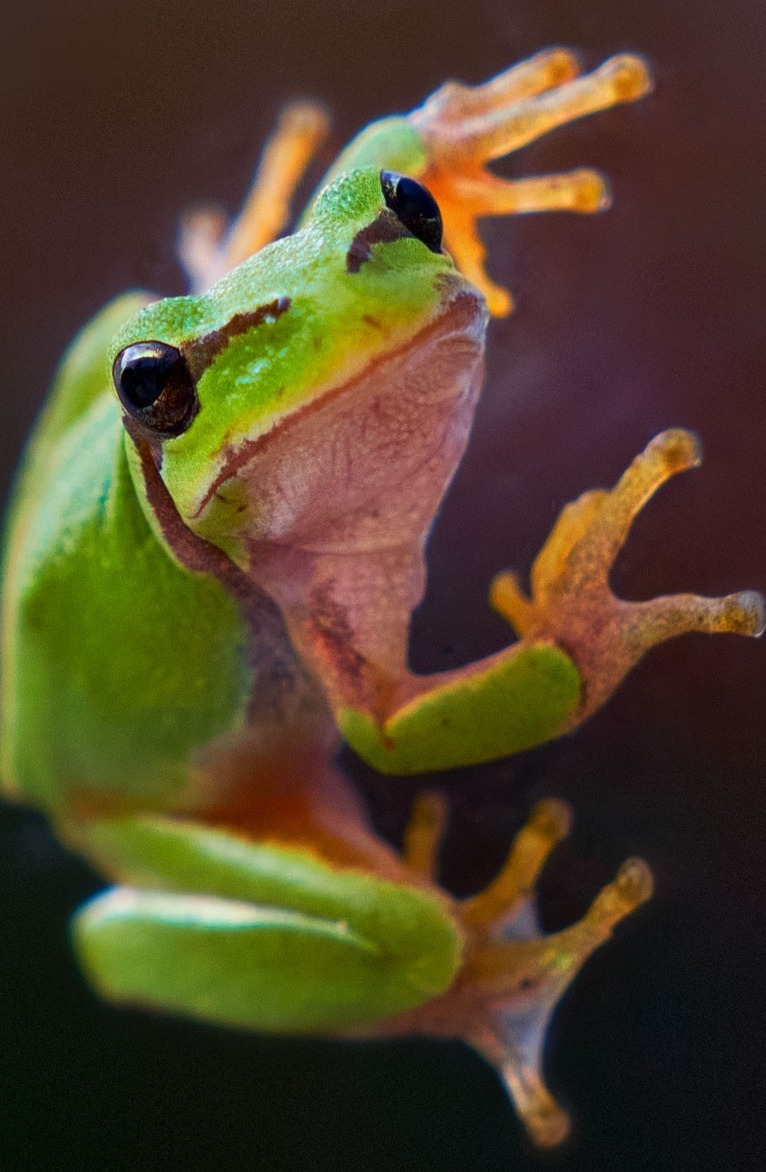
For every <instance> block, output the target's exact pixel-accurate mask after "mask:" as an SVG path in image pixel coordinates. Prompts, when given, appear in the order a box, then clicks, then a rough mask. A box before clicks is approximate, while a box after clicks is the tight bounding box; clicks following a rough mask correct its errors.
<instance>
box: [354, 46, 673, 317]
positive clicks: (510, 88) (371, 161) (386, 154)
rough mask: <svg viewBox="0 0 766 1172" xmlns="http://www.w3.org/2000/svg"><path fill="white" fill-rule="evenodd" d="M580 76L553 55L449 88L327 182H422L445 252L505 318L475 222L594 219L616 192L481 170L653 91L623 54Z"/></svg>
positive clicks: (637, 62)
mask: <svg viewBox="0 0 766 1172" xmlns="http://www.w3.org/2000/svg"><path fill="white" fill-rule="evenodd" d="M578 74H579V63H578V60H577V57H576V56H575V54H573V53H571V52H570V51H569V50H566V49H548V50H546V51H544V52H542V53H538V54H537V55H536V56H534V57H531V58H530V59H529V60H528V61H522V62H521V63H520V64H518V65H514V66H512V67H511V68H510V69H507V70H505V71H504V72H503V73H500V74H498V76H497V77H494V78H492V79H491V80H490V81H488V82H485V83H484V84H483V85H477V86H466V85H462V84H460V83H457V82H447V83H446V84H445V85H443V86H441V87H440V88H439V89H438V90H437V91H436V93H434V94H433V95H432V96H431V97H430V98H429V99H428V100H427V101H426V102H425V103H424V104H423V105H422V106H421V107H419V108H418V109H417V110H413V111H412V113H411V114H409V115H407V116H406V117H403V118H386V119H383V120H382V121H381V122H377V123H373V124H372V126H370V127H368V128H367V129H366V130H364V131H363V132H362V133H361V134H360V135H359V136H358V137H357V138H356V139H354V141H353V142H352V143H351V144H350V145H349V146H348V147H347V148H346V150H345V151H344V152H343V153H342V154H341V156H340V157H339V159H338V160H337V162H336V164H335V166H334V167H333V171H332V172H331V174H337V173H338V172H340V171H342V170H344V169H350V168H351V167H356V166H370V165H375V166H379V167H386V168H394V169H396V170H399V171H402V172H405V173H406V174H408V175H412V176H414V177H417V178H418V179H419V180H420V181H421V182H422V183H423V184H425V186H426V187H427V188H428V189H429V190H430V191H431V192H432V194H433V196H434V198H435V199H436V201H437V203H438V204H439V207H440V209H441V213H442V217H443V220H444V240H445V244H446V247H447V249H448V251H449V252H450V253H451V254H452V255H453V257H454V260H455V263H456V264H457V266H458V268H459V269H461V271H462V272H463V273H464V274H465V276H466V277H467V278H468V279H469V280H470V281H471V282H472V283H473V284H474V285H476V287H477V288H478V289H480V290H481V291H482V293H483V294H484V296H485V297H486V299H487V303H488V305H489V308H490V311H491V312H492V313H493V314H495V315H503V314H507V313H508V312H509V311H510V310H511V308H512V300H511V297H510V294H509V293H508V291H507V290H506V289H503V288H501V287H500V286H499V285H497V284H495V282H494V281H492V279H491V278H490V277H489V275H488V273H487V271H486V268H485V265H484V260H485V250H484V246H483V245H482V243H481V240H480V238H479V235H478V231H477V227H476V223H477V220H478V219H480V218H482V217H484V216H501V215H516V214H520V213H528V212H543V211H572V212H584V213H589V212H598V211H602V210H603V209H604V208H607V207H608V206H609V203H610V194H609V188H608V185H607V183H606V180H605V179H604V177H603V176H602V175H600V174H599V173H598V172H596V171H593V170H590V169H588V168H580V169H578V170H576V171H572V172H569V173H567V174H555V175H543V176H532V177H525V178H521V179H514V180H505V179H500V178H498V177H497V176H495V175H492V174H491V173H490V172H488V171H487V170H486V169H485V164H486V163H488V162H490V161H491V160H493V159H499V158H501V157H503V156H505V155H508V154H511V153H512V152H514V151H517V150H519V149H521V148H522V147H524V146H527V145H528V144H529V143H530V142H533V141H534V140H535V139H538V138H540V137H542V136H543V135H544V134H547V133H548V132H549V131H550V130H553V129H555V128H556V127H558V126H562V125H565V124H566V123H568V122H572V121H574V120H575V119H577V118H582V117H584V116H585V115H588V114H593V113H596V112H597V111H599V110H605V109H608V108H609V107H611V106H616V105H619V104H620V103H623V102H633V101H636V100H637V99H639V98H641V97H643V96H644V95H645V94H647V93H648V92H649V90H650V89H651V85H652V82H651V77H650V75H649V71H648V68H647V65H646V63H645V62H644V61H643V60H642V59H641V58H640V57H634V56H630V55H627V54H625V55H622V56H619V57H612V58H610V60H608V61H605V62H604V64H603V65H601V66H600V67H599V68H598V69H596V70H594V71H593V72H592V73H589V74H585V75H583V76H578Z"/></svg>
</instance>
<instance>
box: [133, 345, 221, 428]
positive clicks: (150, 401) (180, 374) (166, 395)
mask: <svg viewBox="0 0 766 1172" xmlns="http://www.w3.org/2000/svg"><path fill="white" fill-rule="evenodd" d="M112 378H113V379H114V385H115V388H116V390H117V394H118V396H119V399H120V402H121V403H122V405H123V407H124V408H125V410H126V411H127V413H128V415H130V417H131V418H132V419H135V421H136V422H137V423H140V424H141V426H142V427H145V428H146V429H147V430H148V431H152V432H154V433H155V434H157V435H163V436H171V435H181V433H182V432H184V431H186V429H187V427H188V426H189V424H190V423H191V421H192V419H193V418H194V416H195V415H196V414H197V411H198V410H199V400H198V398H197V388H196V387H195V385H194V379H193V378H192V376H191V373H190V371H189V367H188V366H187V365H186V359H185V358H184V356H183V354H182V353H181V351H180V350H177V349H176V347H175V346H168V345H167V343H165V342H134V343H133V345H132V346H126V347H125V349H124V350H121V351H120V353H119V354H118V355H117V357H116V358H115V360H114V366H113V367H112Z"/></svg>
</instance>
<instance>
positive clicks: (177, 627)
mask: <svg viewBox="0 0 766 1172" xmlns="http://www.w3.org/2000/svg"><path fill="white" fill-rule="evenodd" d="M143 301H145V298H143V297H141V298H139V297H138V296H137V295H128V296H127V297H124V298H121V299H120V300H119V301H118V302H115V303H113V305H111V306H109V307H107V309H106V310H104V311H103V312H102V313H101V314H99V316H98V317H97V318H96V319H95V320H94V321H93V322H92V323H91V324H90V325H89V326H88V327H86V329H85V330H84V331H83V333H82V334H81V335H80V337H79V338H78V339H77V340H76V341H75V343H74V345H73V347H72V348H71V349H70V351H69V353H68V354H67V356H66V358H65V360H64V363H63V364H62V369H61V373H60V375H59V377H58V378H57V381H56V384H55V387H54V394H53V396H52V398H51V400H50V403H49V405H48V407H47V408H46V411H45V412H44V414H43V415H42V417H41V419H40V422H39V424H38V427H37V429H36V431H35V433H34V435H33V437H32V440H31V442H30V445H29V448H28V452H27V455H26V459H25V462H24V467H23V469H22V472H21V475H20V477H19V480H18V484H17V488H16V493H15V498H14V502H13V504H12V508H11V513H10V519H9V529H8V537H7V541H6V554H5V563H6V564H5V575H4V577H5V583H6V585H5V593H4V598H3V664H2V761H1V766H0V768H1V769H2V784H3V785H7V786H10V787H12V788H13V789H15V790H17V791H18V792H20V793H21V794H22V795H23V796H25V797H27V798H29V799H30V800H33V801H34V802H35V803H36V804H40V805H42V806H45V807H47V808H49V809H54V808H57V807H58V806H59V805H60V804H61V803H62V802H65V801H66V796H67V793H68V792H69V791H71V790H76V791H83V790H97V791H102V792H103V791H109V790H114V791H116V792H120V793H121V794H123V795H131V794H133V795H135V796H137V797H141V796H149V795H152V796H153V797H155V798H158V799H159V800H160V801H162V800H164V799H166V798H167V799H170V798H171V797H172V794H173V792H174V791H175V790H176V789H177V788H178V787H180V786H181V785H182V783H183V781H184V779H185V776H186V773H187V770H188V761H189V758H190V755H191V754H193V752H194V750H195V748H196V747H197V746H199V745H202V744H204V743H205V742H207V741H208V740H210V739H211V738H212V737H214V736H216V735H218V734H219V733H224V732H226V731H228V730H230V729H232V728H236V727H239V726H240V725H241V724H242V722H243V721H244V712H245V708H246V705H247V702H248V699H249V694H250V671H249V667H248V664H247V630H246V626H245V622H244V619H243V618H242V616H241V615H240V613H239V610H238V608H237V605H236V603H235V602H234V601H233V600H232V599H230V598H229V596H228V595H227V594H226V592H225V591H224V589H223V587H222V586H221V585H220V584H219V583H218V582H217V581H215V580H214V579H211V578H208V577H205V576H203V575H198V574H192V573H190V572H188V571H186V570H185V569H183V568H182V567H180V566H179V565H178V564H177V563H176V562H175V561H173V560H172V558H171V557H170V556H169V554H168V553H167V552H166V550H165V549H164V548H163V547H162V546H161V545H160V544H159V543H158V541H157V540H156V538H155V537H154V535H153V534H152V532H151V530H150V528H149V526H148V523H147V521H146V519H145V517H144V514H143V511H142V508H141V504H140V502H139V501H138V500H137V498H136V494H135V490H134V488H133V484H132V481H131V478H130V474H129V470H128V467H127V461H126V457H125V449H124V435H123V429H122V424H121V420H120V415H119V409H118V406H117V404H116V402H115V401H114V400H113V398H112V396H111V395H110V394H109V393H108V392H107V389H106V388H107V380H108V372H107V371H106V369H105V362H104V352H105V348H106V342H107V341H108V339H109V338H110V337H111V336H112V334H113V333H114V331H115V329H116V328H118V326H119V325H120V324H121V322H122V321H124V320H125V318H126V317H128V316H130V315H132V314H133V313H135V311H136V309H137V307H138V306H139V305H140V304H141V303H143Z"/></svg>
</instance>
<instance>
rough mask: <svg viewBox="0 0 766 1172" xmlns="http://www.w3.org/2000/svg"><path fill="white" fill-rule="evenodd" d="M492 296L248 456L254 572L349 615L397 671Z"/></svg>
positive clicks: (466, 301) (317, 605)
mask: <svg viewBox="0 0 766 1172" xmlns="http://www.w3.org/2000/svg"><path fill="white" fill-rule="evenodd" d="M483 340H484V305H483V301H482V300H481V299H480V298H479V297H477V296H476V295H474V294H471V295H465V294H464V295H461V296H459V297H457V298H455V299H454V300H453V301H452V302H451V303H450V304H449V306H448V308H447V310H446V312H445V313H443V314H442V315H441V317H440V318H439V319H438V320H437V321H436V322H435V323H432V324H431V325H430V326H429V327H428V328H427V330H425V331H423V333H421V334H420V335H419V336H418V337H417V338H416V340H415V341H414V342H413V343H411V344H409V345H408V346H406V347H403V348H402V349H401V350H399V351H397V352H395V353H392V354H390V355H387V356H386V358H385V359H382V360H379V361H378V362H376V363H374V364H372V365H371V367H370V368H369V369H368V370H367V371H365V372H364V374H363V375H362V376H360V377H359V378H358V379H356V380H354V381H353V383H350V384H346V385H344V386H341V387H338V388H336V389H334V390H333V391H331V392H330V393H328V394H327V395H325V396H324V397H323V398H321V399H319V400H318V401H317V402H316V404H315V405H313V406H312V407H311V408H309V409H307V410H306V411H304V412H302V413H300V414H298V415H296V416H295V417H294V418H293V419H292V420H291V421H290V423H289V424H287V425H286V426H285V427H284V428H282V429H280V430H279V431H277V432H275V433H272V434H271V436H270V437H269V443H268V445H264V446H263V448H262V450H259V451H256V452H255V454H254V456H253V459H252V461H250V462H249V463H248V464H247V481H248V485H249V486H251V487H250V492H251V494H252V510H251V515H252V517H253V518H254V521H255V526H254V532H252V534H251V535H248V537H247V539H246V548H247V551H248V567H247V572H248V575H249V576H250V577H251V578H252V579H253V580H254V581H256V582H257V583H258V584H259V585H260V586H262V587H263V588H264V589H265V590H266V591H267V592H268V593H269V594H270V595H271V597H272V598H274V599H275V600H276V601H277V603H278V605H279V606H280V608H281V609H282V610H283V612H284V613H285V614H286V615H287V616H288V623H289V616H290V615H291V614H294V613H296V611H297V612H301V613H306V612H308V611H312V612H322V611H323V610H324V609H326V607H327V606H328V605H329V606H331V609H332V612H333V615H334V616H336V620H337V616H338V615H339V613H340V614H342V621H343V623H344V624H345V625H346V628H347V630H348V633H349V636H350V637H351V639H352V641H353V644H354V646H355V647H357V648H358V649H359V650H360V651H362V650H363V651H364V654H365V656H366V657H367V658H369V659H371V660H372V661H374V662H375V663H377V664H378V665H379V666H380V667H383V668H385V669H387V670H390V671H392V672H398V671H400V670H401V669H402V667H403V665H404V664H405V662H406V658H407V654H406V647H407V638H408V616H409V614H410V612H411V610H412V608H413V607H414V606H416V605H417V603H418V601H419V600H420V598H421V597H422V593H423V589H424V585H425V566H424V561H423V545H424V543H425V538H426V535H427V532H428V529H429V527H430V525H431V523H432V521H433V517H434V514H435V513H436V511H437V510H438V507H439V504H440V502H441V500H442V497H443V496H444V493H445V492H446V490H447V487H448V486H449V483H450V481H451V479H452V477H453V475H454V473H455V470H456V469H457V467H458V464H459V463H460V460H461V458H462V456H463V452H464V451H465V447H466V443H467V441H468V436H469V433H470V429H471V424H472V421H473V412H474V407H475V403H476V399H477V396H478V393H479V389H480V386H481V379H482V374H483Z"/></svg>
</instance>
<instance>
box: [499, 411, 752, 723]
mask: <svg viewBox="0 0 766 1172" xmlns="http://www.w3.org/2000/svg"><path fill="white" fill-rule="evenodd" d="M699 463H700V451H699V446H698V442H697V440H696V438H695V437H694V436H693V435H692V434H691V433H690V432H688V431H683V430H681V429H675V430H671V431H665V432H662V433H661V434H660V435H658V436H657V437H656V438H655V439H653V440H652V442H651V443H650V444H649V446H648V447H647V448H646V450H645V451H644V452H642V453H641V455H640V456H637V457H636V459H635V460H634V461H633V463H632V464H631V466H630V467H629V468H628V470H627V472H625V474H624V475H623V476H622V478H621V479H620V480H619V481H618V483H617V485H616V486H615V487H614V488H613V489H612V490H611V491H608V492H607V491H603V490H599V491H594V492H587V493H585V494H584V495H583V496H581V497H580V498H579V499H578V500H576V501H574V502H573V503H572V504H569V505H567V506H566V508H565V509H564V510H563V511H562V513H561V516H560V517H559V519H558V521H557V522H556V525H555V526H554V528H553V531H552V533H551V535H550V537H549V538H548V540H547V542H546V544H545V545H544V547H543V549H542V550H541V552H540V554H539V555H538V557H537V559H536V561H535V563H534V565H533V567H532V573H531V587H532V589H531V598H528V597H526V596H525V594H524V593H523V592H522V590H521V589H520V587H519V583H518V581H517V579H516V578H515V576H514V575H513V574H509V573H503V574H500V575H498V577H497V578H495V580H494V582H493V584H492V587H491V594H490V600H491V603H492V605H493V606H494V607H495V609H496V610H498V611H499V612H500V614H502V615H503V616H504V617H505V618H506V619H507V620H508V621H509V622H510V623H511V624H512V625H513V627H514V628H515V629H516V630H517V631H518V633H519V635H521V636H522V638H523V639H524V640H525V641H530V642H536V641H541V640H542V641H545V640H553V641H554V642H555V643H556V644H557V645H558V646H559V647H561V648H562V649H563V650H564V651H566V652H567V653H568V654H569V655H570V656H571V657H572V659H573V660H574V662H575V663H576V665H577V667H578V669H579V671H580V673H581V676H582V680H583V695H582V703H581V705H580V707H579V708H578V709H577V711H576V712H575V714H574V716H573V718H572V721H571V726H573V725H576V724H579V723H580V722H581V721H582V720H584V719H585V718H586V717H587V716H589V715H590V714H591V713H592V712H593V711H594V710H595V709H597V708H599V707H600V706H601V705H602V704H603V703H604V701H605V700H606V699H607V697H608V696H609V695H610V694H611V693H612V692H613V691H614V689H615V688H616V687H617V685H618V684H619V683H620V681H621V679H622V678H623V676H624V675H625V674H626V673H627V672H628V671H629V670H630V669H631V668H632V667H633V666H634V664H635V663H637V661H638V660H639V659H640V658H641V657H642V656H643V655H644V653H645V652H646V651H648V650H649V648H650V647H653V646H655V644H657V643H662V642H663V641H664V640H665V639H671V638H673V636H675V635H682V634H685V633H686V632H689V631H706V632H709V633H716V632H732V633H734V634H738V635H760V634H761V633H762V632H763V629H764V621H765V617H766V616H765V613H764V600H763V599H762V598H761V596H760V595H759V594H756V593H754V592H752V591H743V592H741V593H739V594H729V595H727V596H726V597H724V598H701V597H699V596H698V595H695V594H675V595H669V596H665V597H662V598H654V599H651V600H649V601H646V602H625V601H623V600H622V599H619V598H617V597H615V595H614V594H613V593H612V591H611V590H610V588H609V574H610V572H611V569H612V566H613V564H614V561H615V558H616V557H617V554H618V553H619V551H620V549H621V548H622V546H623V545H624V543H625V541H626V539H627V536H628V533H629V531H630V527H631V525H632V523H633V520H634V518H635V517H636V515H637V514H638V513H639V512H640V510H641V509H642V508H643V506H644V504H645V503H646V502H647V501H648V500H649V498H650V497H651V496H652V495H653V494H654V493H655V492H656V491H657V489H658V488H659V486H660V485H661V484H663V483H664V482H665V481H666V480H668V479H669V478H670V477H671V476H673V475H675V473H677V472H682V471H684V470H685V469H687V468H693V467H695V466H696V465H698V464H699Z"/></svg>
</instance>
